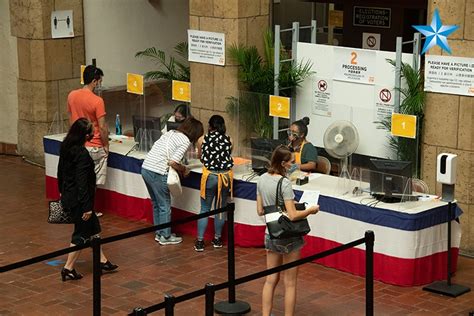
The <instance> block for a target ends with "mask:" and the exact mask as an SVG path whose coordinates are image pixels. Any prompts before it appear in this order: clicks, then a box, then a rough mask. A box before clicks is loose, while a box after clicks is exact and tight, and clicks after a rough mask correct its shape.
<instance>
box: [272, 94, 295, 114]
mask: <svg viewBox="0 0 474 316" xmlns="http://www.w3.org/2000/svg"><path fill="white" fill-rule="evenodd" d="M269 104H270V116H274V117H281V118H286V119H289V118H290V98H287V97H280V96H277V95H270V100H269Z"/></svg>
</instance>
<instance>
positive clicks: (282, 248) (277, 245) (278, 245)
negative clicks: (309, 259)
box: [265, 234, 304, 254]
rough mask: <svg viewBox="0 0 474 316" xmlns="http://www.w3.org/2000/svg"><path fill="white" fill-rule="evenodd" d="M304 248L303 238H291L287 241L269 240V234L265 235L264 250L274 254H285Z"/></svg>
mask: <svg viewBox="0 0 474 316" xmlns="http://www.w3.org/2000/svg"><path fill="white" fill-rule="evenodd" d="M303 246H304V239H303V237H293V238H288V239H271V238H270V235H269V234H265V249H267V250H269V251H273V252H276V253H281V254H287V253H290V252H293V251H298V250H300V249H301V248H303Z"/></svg>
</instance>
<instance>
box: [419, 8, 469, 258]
mask: <svg viewBox="0 0 474 316" xmlns="http://www.w3.org/2000/svg"><path fill="white" fill-rule="evenodd" d="M428 6H429V7H428V12H429V16H428V21H431V19H432V16H433V12H434V10H435V9H436V8H437V9H439V12H440V15H441V19H442V21H443V24H445V25H452V24H456V25H459V27H460V28H459V29H458V30H457V31H455V32H454V33H452V34H451V35H450V36H449V38H448V39H449V46H450V47H451V49H452V56H459V57H470V58H473V57H474V1H472V0H430V1H428ZM430 54H432V55H448V53H446V52H441V49H440V48H439V47H435V48H432V49H431V50H430ZM422 151H423V153H422V154H423V156H422V159H423V160H422V172H423V179H424V180H425V181H427V182H428V184H429V186H430V188H431V191H432V192H433V193H434V192H436V194H438V195H441V185H440V184H438V183H436V156H437V155H438V154H440V153H443V152H448V153H454V154H457V155H458V170H457V181H456V191H455V198H456V199H457V201H458V203H459V206H460V207H461V209H462V210H463V211H464V214H463V215H462V216H461V218H460V221H461V227H462V240H461V249H462V251H463V252H465V253H470V254H472V255H474V98H473V97H463V96H457V95H450V94H440V93H428V95H427V102H426V115H425V127H424V135H423V148H422Z"/></svg>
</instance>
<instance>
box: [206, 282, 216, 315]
mask: <svg viewBox="0 0 474 316" xmlns="http://www.w3.org/2000/svg"><path fill="white" fill-rule="evenodd" d="M205 290H206V316H213V315H214V294H215V293H216V290H215V288H214V284H212V283H207V284H206V287H205Z"/></svg>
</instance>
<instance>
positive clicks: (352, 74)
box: [334, 47, 377, 84]
mask: <svg viewBox="0 0 474 316" xmlns="http://www.w3.org/2000/svg"><path fill="white" fill-rule="evenodd" d="M376 58H377V55H376V52H375V51H370V50H363V49H355V48H345V47H334V80H341V81H350V82H355V83H362V84H374V83H375V72H376Z"/></svg>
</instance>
